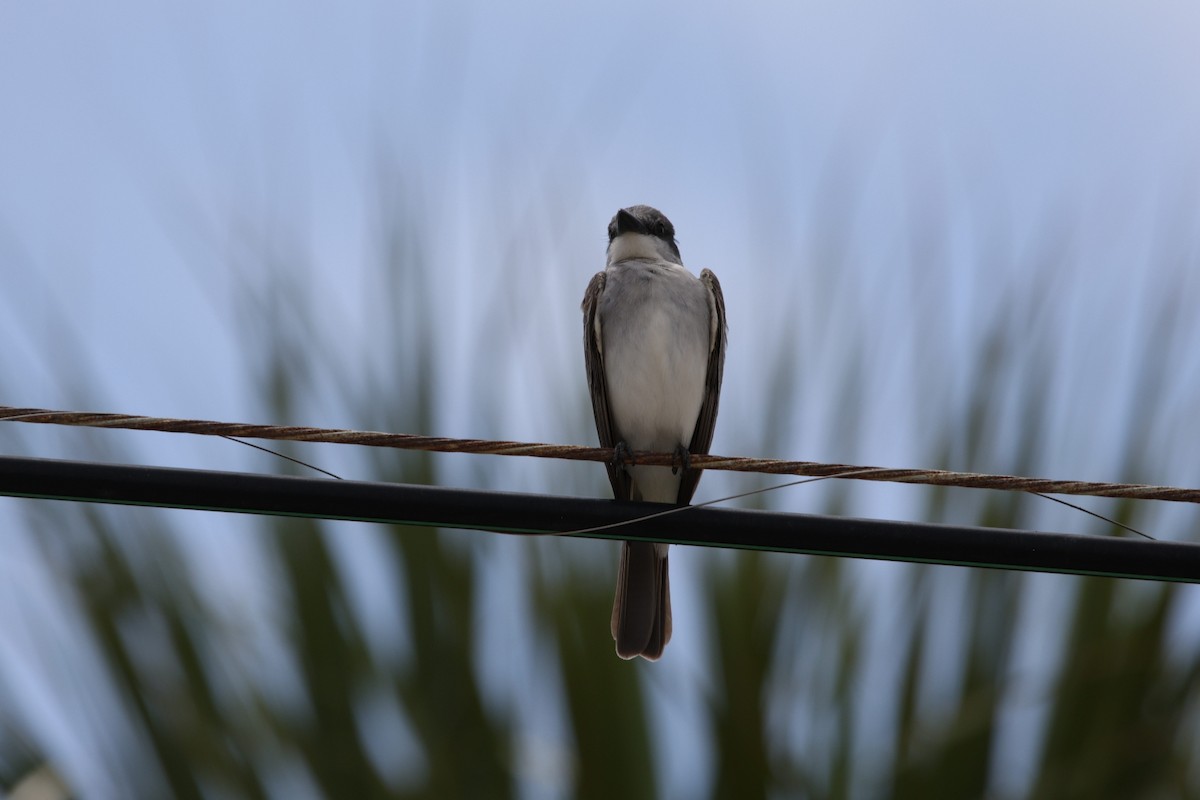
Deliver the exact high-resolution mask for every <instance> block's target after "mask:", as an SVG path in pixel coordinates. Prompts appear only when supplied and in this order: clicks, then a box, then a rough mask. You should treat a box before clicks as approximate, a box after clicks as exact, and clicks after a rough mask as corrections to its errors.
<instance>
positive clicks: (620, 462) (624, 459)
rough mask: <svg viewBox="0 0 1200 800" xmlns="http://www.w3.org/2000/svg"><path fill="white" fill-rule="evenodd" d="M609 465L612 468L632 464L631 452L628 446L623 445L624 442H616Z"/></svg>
mask: <svg viewBox="0 0 1200 800" xmlns="http://www.w3.org/2000/svg"><path fill="white" fill-rule="evenodd" d="M609 463H610V464H611V465H612V466H614V467H622V466H624V465H625V464H632V463H633V451H632V450H630V449H629V445H627V444H625V441H624V440H621V441H619V442H617V446H616V447H614V448H613V457H612V461H610V462H609Z"/></svg>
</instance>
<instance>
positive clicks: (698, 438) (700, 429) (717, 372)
mask: <svg viewBox="0 0 1200 800" xmlns="http://www.w3.org/2000/svg"><path fill="white" fill-rule="evenodd" d="M700 282H701V283H703V284H704V288H705V289H707V290H708V308H709V313H710V314H712V315H714V316H715V318H716V326H715V328H714V329H713V332H712V339H711V342H710V343H709V345H710V347H709V352H708V377H707V378H706V379H705V382H704V404H703V405H701V406H700V416H699V417H697V418H696V427H695V429H694V430H693V431H692V441H691V443H690V444H689V445H688V452H689V453H692V454H697V453H707V452H708V448H709V447H711V446H712V438H713V429H714V428H716V425H717V406H718V405H720V400H721V377H722V375H723V374H724V373H725V335H726V329H725V295H723V294H722V293H721V284H720V283H718V282H717V276H716V275H714V274H712V271H711V270H707V269H706V270H704V271H703V272H701V273H700ZM701 472H702V470H698V469H685V470H684V471H683V476H682V478H681V479H680V481H679V494H678V495H677V496H676V498H675V502H677V503H680V504H683V503H690V502H691V501H692V495H693V494H695V493H696V485H697V484H698V483H700V473H701Z"/></svg>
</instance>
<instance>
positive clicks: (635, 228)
mask: <svg viewBox="0 0 1200 800" xmlns="http://www.w3.org/2000/svg"><path fill="white" fill-rule="evenodd" d="M622 233H646V226H645V225H643V224H642V221H641V220H640V219H638V218H637V217H635V216H634V215H633V214H630V213H629V212H628V211H626V210H625V209H623V208H622V209H621V210H620V211H618V212H617V235H618V236H620V235H621V234H622Z"/></svg>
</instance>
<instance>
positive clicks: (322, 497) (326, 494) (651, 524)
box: [0, 457, 1200, 583]
mask: <svg viewBox="0 0 1200 800" xmlns="http://www.w3.org/2000/svg"><path fill="white" fill-rule="evenodd" d="M0 495H10V496H14V497H29V498H42V499H55V500H75V501H84V502H96V503H117V504H126V505H145V506H162V507H169V508H188V509H199V510H205V511H227V512H245V513H254V514H273V515H281V516H305V517H319V518H323V519H342V520H359V521H370V522H382V523H391V524H396V525H422V526H438V527H445V528H471V529H477V530H489V531H499V532H503V533H515V534H561V533H566V532H569V531H574V530H581V529H584V528H592V527H595V526H599V525H607V524H611V523H615V522H621V521H624V520H633V519H635V518H637V517H639V516H643V515H645V514H647V513H649V512H653V511H657V510H660V509H661V508H662V506H657V505H652V504H641V503H617V502H614V501H611V500H598V499H594V498H581V497H555V496H549V495H534V494H513V493H507V492H485V491H469V490H463V489H449V488H442V487H436V486H412V485H406V484H392V483H368V482H364V481H348V480H344V481H333V480H326V479H321V478H299V477H290V476H276V475H255V474H248V473H238V472H213V471H208V470H192V469H169V468H165V467H142V466H133V465H126V464H100V463H93V462H81V461H58V460H49V459H37V458H17V457H0ZM581 535H583V536H587V537H589V538H602V539H642V540H652V541H665V542H672V543H675V544H691V545H704V546H710V547H733V548H741V549H752V550H770V551H776V552H783V553H803V554H809V555H825V556H848V557H852V558H875V559H887V560H893V561H915V562H922V563H929V564H951V565H957V566H971V567H990V568H996V569H1017V570H1033V571H1039V572H1060V573H1069V574H1077V575H1103V576H1108V577H1118V578H1140V579H1147V580H1161V581H1182V582H1188V583H1198V582H1200V544H1190V543H1184V542H1169V541H1141V540H1137V539H1124V538H1117V537H1108V536H1081V535H1076V534H1065V533H1041V532H1034V531H1022V530H1010V529H1004V528H980V527H968V526H959V525H933V524H926V523H915V522H891V521H885V520H867V519H850V518H843V517H826V516H815V515H808V514H782V513H775V512H766V511H743V510H738V509H717V508H696V509H689V510H688V511H685V512H682V513H679V514H671V515H668V516H665V517H660V518H657V519H653V520H645V521H640V522H631V523H630V524H629V525H627V526H622V527H619V528H615V529H609V530H605V531H596V532H590V533H586V534H581Z"/></svg>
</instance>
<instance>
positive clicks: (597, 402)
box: [583, 272, 630, 500]
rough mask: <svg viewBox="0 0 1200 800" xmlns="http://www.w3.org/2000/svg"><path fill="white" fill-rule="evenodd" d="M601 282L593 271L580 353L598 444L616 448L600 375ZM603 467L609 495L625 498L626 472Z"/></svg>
mask: <svg viewBox="0 0 1200 800" xmlns="http://www.w3.org/2000/svg"><path fill="white" fill-rule="evenodd" d="M604 283H605V274H604V272H597V273H596V275H595V276H594V277H593V278H592V280H591V283H589V284H588V287H587V292H586V293H584V295H583V355H584V362H585V364H586V365H587V380H588V388H589V389H590V390H591V393H592V414H593V415H594V416H595V418H596V433H597V435H599V437H600V446H601V447H616V446H617V442H618V441H620V439H618V434H617V431H616V427H615V426H614V425H613V421H612V412H611V411H610V410H609V407H608V381H607V380H605V377H604V344H603V341H602V340H601V332H600V326H599V324H598V318H597V315H598V314H599V308H600V296H601V295H603V294H604ZM605 467H606V468H607V469H608V482H609V483H611V484H612V490H613V497H615V498H616V499H618V500H628V499H629V493H630V477H629V473H628V472H626V471H625V470H624V469H621V468H619V467H614V466H613V465H612V464H605Z"/></svg>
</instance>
